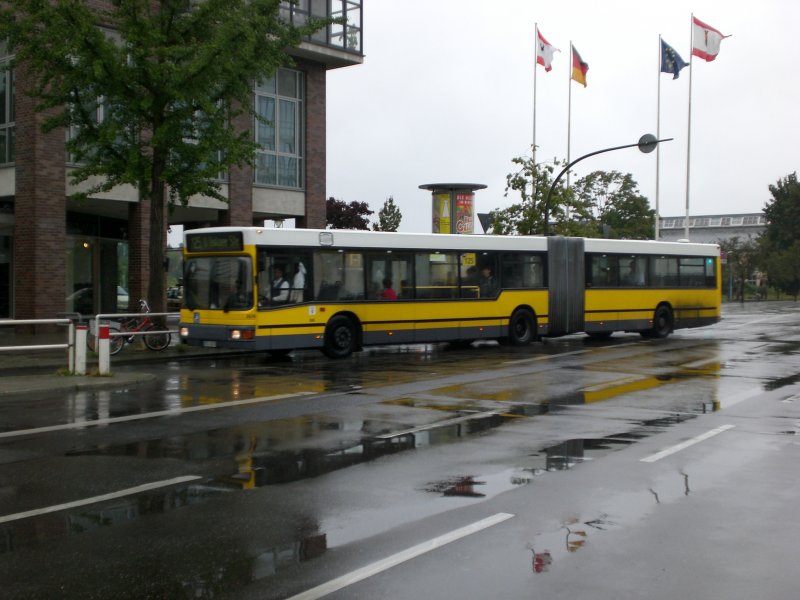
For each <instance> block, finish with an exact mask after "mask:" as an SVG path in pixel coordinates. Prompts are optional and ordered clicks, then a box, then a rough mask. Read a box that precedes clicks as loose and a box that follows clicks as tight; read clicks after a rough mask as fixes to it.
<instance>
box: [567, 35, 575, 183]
mask: <svg viewBox="0 0 800 600" xmlns="http://www.w3.org/2000/svg"><path fill="white" fill-rule="evenodd" d="M573 52H574V50H573V48H572V40H570V41H569V63H568V65H567V75H568V79H567V87H568V89H569V93H568V94H567V164H569V157H570V143H571V142H572V61H573V60H574V59H573V56H574V54H573ZM567 188H569V172H567Z"/></svg>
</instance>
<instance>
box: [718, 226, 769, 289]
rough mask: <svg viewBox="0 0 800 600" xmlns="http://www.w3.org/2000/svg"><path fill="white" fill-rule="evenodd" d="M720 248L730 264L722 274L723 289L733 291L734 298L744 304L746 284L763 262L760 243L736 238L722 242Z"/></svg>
mask: <svg viewBox="0 0 800 600" xmlns="http://www.w3.org/2000/svg"><path fill="white" fill-rule="evenodd" d="M719 247H720V250H721V251H722V252H723V253H724V254H725V256H726V259H727V263H728V265H727V268H724V269H723V272H722V277H723V281H722V285H723V288H727V289H729V290H732V291H733V295H734V297H735V298H738V299H739V301H741V302H744V296H745V283H746V282H747V280H748V279H749V278H750V277H751V276H752V274H753V272H754V271H756V269H757V268H758V265H759V263H760V262H761V258H760V248H759V244H758V241H757V240H754V239H752V238H749V237H748V238H745V239H742V238H740V237H739V236H734V237H732V238H730V239H728V240H723V241H721V242H720V244H719ZM731 278H732V279H733V280H732V281H731Z"/></svg>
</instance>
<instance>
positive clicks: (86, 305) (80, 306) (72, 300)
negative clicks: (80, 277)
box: [66, 285, 130, 315]
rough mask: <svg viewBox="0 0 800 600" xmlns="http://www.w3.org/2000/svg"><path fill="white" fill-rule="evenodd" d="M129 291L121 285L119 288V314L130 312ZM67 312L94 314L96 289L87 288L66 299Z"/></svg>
mask: <svg viewBox="0 0 800 600" xmlns="http://www.w3.org/2000/svg"><path fill="white" fill-rule="evenodd" d="M129 301H130V299H129V297H128V291H127V290H126V289H125V288H124V287H122V286H121V285H118V286H117V312H128V309H129V307H128V304H129ZM66 304H67V310H68V311H69V312H77V313H81V314H82V315H91V314H94V288H92V287H91V286H87V287H84V288H81V289H79V290H77V291H75V292H73V293H71V294H70V295H69V296H67V297H66Z"/></svg>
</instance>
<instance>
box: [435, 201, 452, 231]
mask: <svg viewBox="0 0 800 600" xmlns="http://www.w3.org/2000/svg"><path fill="white" fill-rule="evenodd" d="M431 232H432V233H450V192H443V193H438V194H433V223H432V225H431Z"/></svg>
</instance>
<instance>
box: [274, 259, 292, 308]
mask: <svg viewBox="0 0 800 600" xmlns="http://www.w3.org/2000/svg"><path fill="white" fill-rule="evenodd" d="M283 274H284V268H283V267H282V266H281V265H275V266H274V267H273V268H272V294H271V296H272V302H273V303H279V302H286V301H287V300H288V299H289V282H288V281H286V279H285V278H284V277H283Z"/></svg>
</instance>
